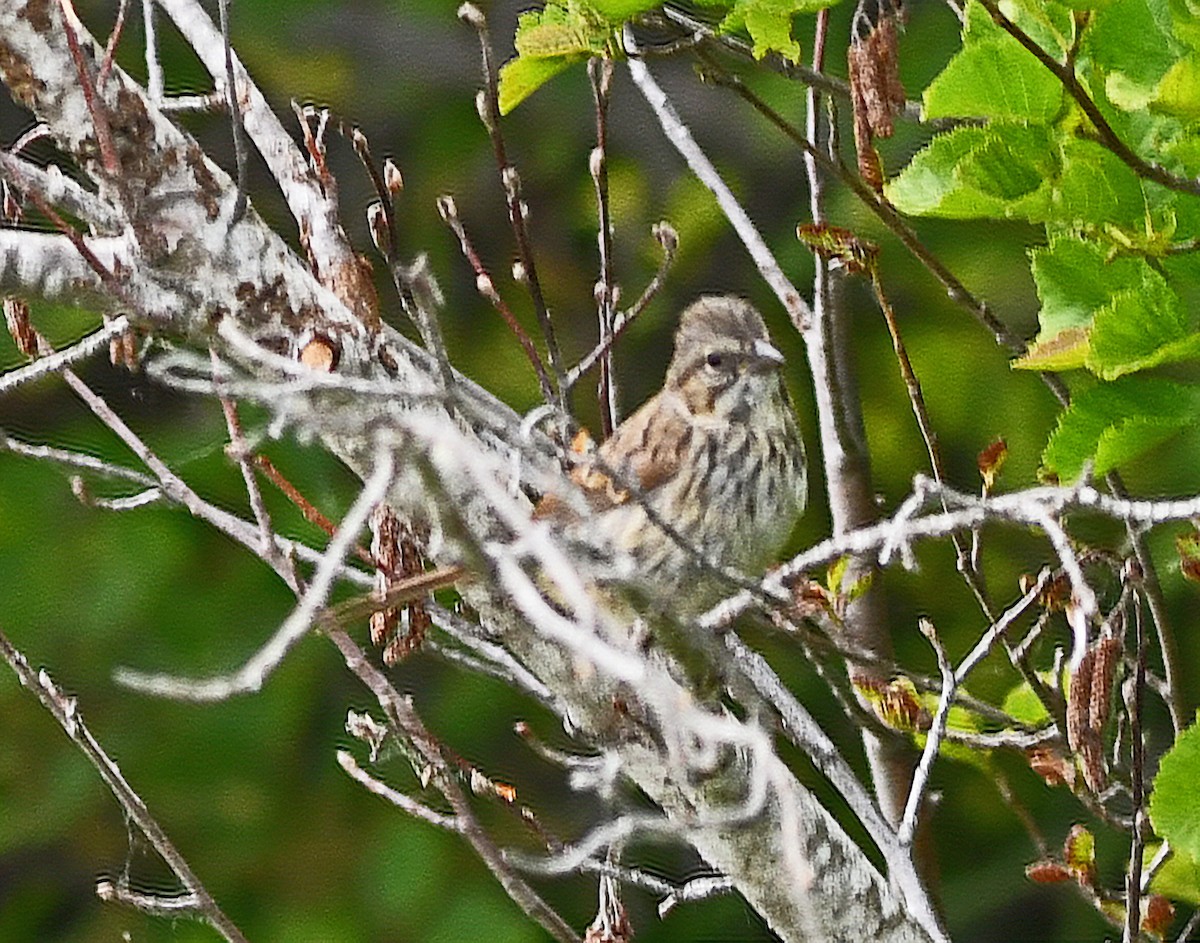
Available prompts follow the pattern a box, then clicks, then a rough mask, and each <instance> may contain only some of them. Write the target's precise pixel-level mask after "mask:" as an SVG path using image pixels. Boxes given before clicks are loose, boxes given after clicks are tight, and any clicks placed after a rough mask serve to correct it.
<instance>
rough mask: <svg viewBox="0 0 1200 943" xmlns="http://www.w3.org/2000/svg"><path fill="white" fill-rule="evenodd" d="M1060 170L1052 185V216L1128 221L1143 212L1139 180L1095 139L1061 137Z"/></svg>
mask: <svg viewBox="0 0 1200 943" xmlns="http://www.w3.org/2000/svg"><path fill="white" fill-rule="evenodd" d="M1059 155H1060V158H1061V170H1060V171H1059V174H1058V178H1057V180H1056V181H1055V183H1054V186H1053V199H1054V216H1053V218H1054V219H1055V220H1056V221H1058V222H1063V223H1070V224H1074V225H1079V224H1083V225H1089V224H1090V225H1104V224H1109V223H1115V224H1118V225H1120V224H1125V225H1130V224H1134V223H1140V222H1141V221H1142V220H1144V218H1145V215H1146V197H1145V193H1144V192H1143V190H1142V184H1141V181H1140V180H1139V179H1138V178H1137V176H1136V175H1135V174H1134V172H1133V171H1132V170H1130V169H1129V168H1128V167H1127V166H1126V165H1125V164H1124V163H1123V162H1122V161H1121V160H1120V159H1119V158H1118V157H1117V156H1116V155H1115V154H1113V153H1112V152H1111V151H1109V150H1108V149H1107V148H1105V147H1102V146H1101V145H1100V144H1097V143H1096V142H1095V141H1087V140H1083V139H1081V138H1076V137H1070V136H1068V137H1064V138H1063V139H1062V141H1061V147H1060V150H1059Z"/></svg>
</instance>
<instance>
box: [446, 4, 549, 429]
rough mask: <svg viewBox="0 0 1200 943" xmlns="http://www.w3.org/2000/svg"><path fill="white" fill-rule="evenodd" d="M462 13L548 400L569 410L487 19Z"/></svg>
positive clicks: (470, 8)
mask: <svg viewBox="0 0 1200 943" xmlns="http://www.w3.org/2000/svg"><path fill="white" fill-rule="evenodd" d="M458 16H459V19H461V20H463V21H464V22H465V23H468V24H469V25H470V26H472V27H474V29H475V32H476V33H478V35H479V49H480V56H481V59H482V63H483V90H482V91H481V92H480V96H479V99H478V100H477V102H476V106H477V111H478V112H479V118H480V120H481V121H482V122H483V126H484V128H486V129H487V133H488V137H489V138H490V139H491V142H492V152H493V154H494V155H495V158H496V168H497V169H498V170H499V172H500V182H501V184H502V185H503V188H504V196H505V199H506V200H507V202H508V219H509V222H510V223H511V224H512V230H513V236H514V237H515V238H516V241H517V258H518V260H519V261H520V263H521V270H522V272H523V280H524V282H525V284H526V285H527V286H528V287H529V296H530V298H532V299H533V310H534V312H535V313H536V314H537V319H538V324H539V325H541V328H542V338H543V340H545V342H546V354H547V356H548V357H549V359H550V369H551V370H552V371H553V372H554V376H555V378H556V379H557V380H558V381H559V396H558V397H557V398H555V399H547V400H546V402H548V403H552V402H557V403H558V405H559V408H560V409H562V410H563V411H564V412H566V402H565V399H564V398H563V394H562V377H563V363H562V354H561V353H560V352H559V348H558V340H557V339H556V337H555V335H554V324H553V322H552V321H551V320H550V312H549V309H548V308H547V307H546V300H545V298H544V297H543V296H542V285H541V282H540V281H539V279H538V274H537V267H536V266H535V264H534V259H533V248H532V246H531V244H530V241H529V230H528V228H527V226H526V219H527V216H528V213H529V208H528V207H527V206H526V205H525V201H524V200H522V199H521V177H520V175H519V174H518V173H517V169H516V167H514V166H513V165H512V164H510V163H509V161H508V155H507V153H506V151H505V147H504V135H503V134H502V133H501V131H500V96H499V93H498V90H497V84H496V65H495V60H494V56H493V52H492V39H491V34H490V32H489V30H488V25H487V19H486V17H484V15H483V13H482V12H481V11H480V9H479V8H478V7H476V6H475V5H474V4H473V3H464V4H462V6H460V7H459V8H458Z"/></svg>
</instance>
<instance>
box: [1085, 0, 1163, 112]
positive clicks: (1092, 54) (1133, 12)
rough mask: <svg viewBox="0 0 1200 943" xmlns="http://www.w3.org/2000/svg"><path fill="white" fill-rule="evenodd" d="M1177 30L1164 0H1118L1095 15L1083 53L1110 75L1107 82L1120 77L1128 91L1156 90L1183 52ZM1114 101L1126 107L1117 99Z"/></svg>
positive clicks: (1105, 74)
mask: <svg viewBox="0 0 1200 943" xmlns="http://www.w3.org/2000/svg"><path fill="white" fill-rule="evenodd" d="M1173 33H1174V30H1173V29H1172V24H1171V20H1170V16H1169V13H1168V11H1167V9H1166V4H1165V3H1164V2H1162V0H1116V2H1115V3H1112V4H1110V5H1108V6H1105V7H1103V8H1101V9H1099V10H1097V11H1096V12H1095V14H1093V16H1092V20H1091V22H1090V23H1089V24H1088V28H1087V30H1086V31H1085V32H1084V34H1083V43H1082V46H1081V50H1080V55H1081V58H1086V59H1088V60H1090V61H1091V63H1092V67H1093V68H1094V69H1095V71H1096V72H1097V73H1098V74H1100V75H1103V76H1105V77H1106V84H1107V83H1109V82H1112V81H1113V77H1114V76H1119V78H1118V79H1117V80H1116V81H1117V83H1118V84H1119V85H1120V86H1122V87H1123V88H1124V89H1126V94H1132V92H1133V90H1134V89H1137V88H1141V89H1144V90H1147V91H1151V92H1152V90H1153V89H1154V88H1155V86H1156V85H1158V82H1159V80H1160V79H1161V78H1162V76H1163V75H1164V74H1165V73H1166V71H1167V70H1168V69H1169V68H1170V67H1171V66H1172V64H1173V63H1174V62H1175V60H1176V59H1177V58H1179V55H1180V53H1181V52H1182V51H1183V50H1182V48H1181V46H1180V44H1179V43H1178V42H1177V41H1176V39H1175V37H1174V35H1173ZM1113 104H1116V105H1117V106H1118V107H1122V108H1123V107H1125V105H1123V104H1121V103H1120V102H1119V101H1117V100H1115V99H1114V100H1113ZM1130 105H1131V106H1133V105H1134V103H1133V102H1132V101H1131V102H1130ZM1130 110H1137V109H1136V106H1134V107H1131V109H1130Z"/></svg>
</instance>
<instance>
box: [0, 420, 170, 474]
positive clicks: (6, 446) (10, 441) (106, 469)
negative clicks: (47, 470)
mask: <svg viewBox="0 0 1200 943" xmlns="http://www.w3.org/2000/svg"><path fill="white" fill-rule="evenodd" d="M0 451H8V452H12V453H13V454H15V455H23V456H25V457H26V458H36V459H42V460H44V461H50V462H58V463H59V464H60V465H67V466H70V467H73V468H82V469H85V470H87V471H90V472H95V473H96V474H99V475H107V476H108V477H110V478H119V479H121V480H122V481H131V482H133V483H134V484H137V485H141V486H142V487H143V488H153V487H154V486H155V484H156V482H155V480H154V479H153V478H151V477H150V476H149V475H144V474H142V473H141V472H139V471H134V470H133V469H132V468H126V467H125V466H124V465H115V464H113V463H112V462H106V461H104V460H103V459H99V458H96V457H95V456H93V455H86V454H84V453H83V452H71V451H68V450H66V449H58V448H54V447H53V446H49V445H30V444H29V443H27V442H21V441H19V440H17V439H14V438H11V437H10V436H8V435H5V434H4V432H3V431H0Z"/></svg>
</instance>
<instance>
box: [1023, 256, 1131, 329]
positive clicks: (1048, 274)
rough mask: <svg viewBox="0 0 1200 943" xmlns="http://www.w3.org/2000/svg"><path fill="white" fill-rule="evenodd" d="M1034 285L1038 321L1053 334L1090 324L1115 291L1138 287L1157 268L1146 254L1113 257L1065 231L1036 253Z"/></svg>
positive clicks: (1034, 258)
mask: <svg viewBox="0 0 1200 943" xmlns="http://www.w3.org/2000/svg"><path fill="white" fill-rule="evenodd" d="M1030 256H1031V259H1032V262H1031V265H1030V268H1031V270H1032V272H1033V280H1034V284H1035V285H1036V286H1037V293H1038V298H1039V299H1040V300H1041V302H1042V307H1041V310H1040V311H1039V312H1038V322H1039V323H1040V324H1041V326H1042V334H1045V335H1047V336H1053V335H1054V334H1057V333H1058V332H1059V331H1061V330H1064V329H1066V328H1071V327H1085V326H1087V325H1090V324H1091V322H1092V318H1093V317H1094V316H1095V314H1096V312H1097V311H1099V310H1100V309H1101V308H1102V307H1104V305H1106V304H1108V303H1109V300H1110V299H1111V298H1112V296H1113V295H1114V294H1116V293H1117V292H1120V291H1126V290H1129V289H1132V288H1137V287H1139V286H1141V285H1142V284H1144V283H1145V281H1146V279H1147V278H1148V277H1149V273H1151V269H1150V266H1148V265H1147V264H1146V263H1145V262H1144V261H1142V260H1141V259H1136V258H1132V257H1130V256H1118V257H1117V258H1114V259H1109V258H1108V257H1107V256H1106V253H1105V250H1104V248H1103V247H1102V246H1099V245H1097V244H1096V243H1095V242H1091V241H1087V240H1084V239H1080V238H1078V237H1076V236H1059V237H1057V238H1054V239H1052V240H1051V242H1050V245H1048V246H1046V247H1044V248H1039V249H1034V250H1033V251H1032V252H1031V253H1030Z"/></svg>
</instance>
